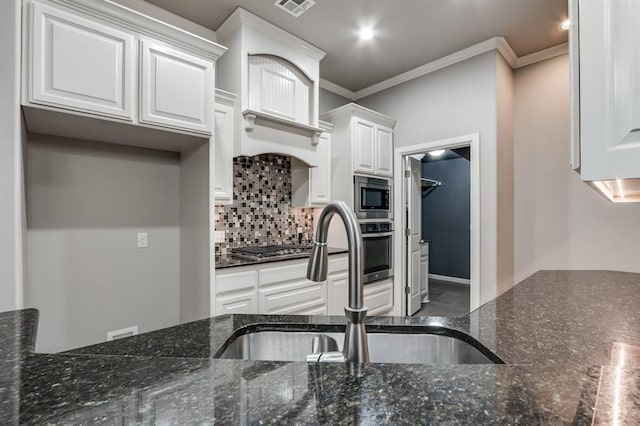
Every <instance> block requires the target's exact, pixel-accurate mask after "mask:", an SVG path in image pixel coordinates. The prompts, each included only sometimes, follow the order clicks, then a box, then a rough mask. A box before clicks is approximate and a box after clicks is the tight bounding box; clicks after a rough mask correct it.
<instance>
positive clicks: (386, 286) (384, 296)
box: [364, 278, 393, 316]
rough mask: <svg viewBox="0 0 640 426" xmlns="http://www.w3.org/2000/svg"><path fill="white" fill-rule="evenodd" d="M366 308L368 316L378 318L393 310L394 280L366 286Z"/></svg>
mask: <svg viewBox="0 0 640 426" xmlns="http://www.w3.org/2000/svg"><path fill="white" fill-rule="evenodd" d="M364 306H366V307H367V315H369V316H377V315H382V314H386V313H388V312H389V311H390V310H392V309H393V278H390V279H388V280H383V281H377V282H375V283H371V284H368V285H365V286H364Z"/></svg>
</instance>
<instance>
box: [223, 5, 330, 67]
mask: <svg viewBox="0 0 640 426" xmlns="http://www.w3.org/2000/svg"><path fill="white" fill-rule="evenodd" d="M241 24H245V25H247V26H249V27H251V28H253V29H255V30H257V31H260V32H262V33H263V34H265V35H267V36H269V37H271V38H273V39H275V40H278V41H279V42H281V43H283V44H284V45H286V46H287V47H290V48H292V49H295V50H297V51H299V52H301V53H304V54H305V55H307V56H310V57H312V58H313V59H315V60H317V61H320V60H321V59H322V58H324V57H325V55H326V54H327V52H325V51H324V50H322V49H318V48H317V47H315V46H314V45H312V44H311V43H308V42H306V41H304V40H302V39H301V38H298V37H296V36H294V35H293V34H291V33H288V32H287V31H285V30H283V29H281V28H278V27H276V26H275V25H273V24H272V23H270V22H268V21H265V20H264V19H262V18H260V17H258V16H256V15H254V14H253V13H251V12H248V11H246V10H244V9H243V8H241V7H238V8H236V10H235V11H234V12H233V13H232V14H231V15H229V17H228V18H227V19H226V20H225V21H224V22H223V23H222V25H220V27H218V29H217V30H216V36H217V37H218V40H220V41H221V42H223V41H224V40H225V39H226V38H227V37H229V35H230V34H231V33H233V31H234V30H235V29H236V28H238V27H239V26H240V25H241ZM249 53H264V52H249Z"/></svg>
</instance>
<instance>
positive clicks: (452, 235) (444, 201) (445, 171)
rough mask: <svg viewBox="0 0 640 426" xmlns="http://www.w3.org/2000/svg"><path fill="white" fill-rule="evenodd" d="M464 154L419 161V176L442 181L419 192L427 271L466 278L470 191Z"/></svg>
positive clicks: (468, 265)
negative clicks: (436, 185)
mask: <svg viewBox="0 0 640 426" xmlns="http://www.w3.org/2000/svg"><path fill="white" fill-rule="evenodd" d="M469 166H470V164H469V161H468V160H466V159H465V158H462V157H459V158H454V159H450V160H442V161H430V162H423V163H422V176H423V177H425V178H429V179H435V180H439V181H441V182H442V186H439V187H437V188H435V189H434V190H432V191H430V192H429V193H428V194H427V192H426V191H424V190H423V192H422V238H423V239H425V240H429V273H430V274H437V275H445V276H448V277H457V278H466V279H469V277H470V275H469V269H470V247H469V244H470V238H471V233H470V231H469V226H470V224H471V210H470V209H471V205H470V198H469V194H470V191H471V180H470V178H471V176H470V168H469Z"/></svg>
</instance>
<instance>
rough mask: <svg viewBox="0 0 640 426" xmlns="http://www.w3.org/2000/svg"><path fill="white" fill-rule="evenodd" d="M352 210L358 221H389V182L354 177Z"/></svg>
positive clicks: (390, 212)
mask: <svg viewBox="0 0 640 426" xmlns="http://www.w3.org/2000/svg"><path fill="white" fill-rule="evenodd" d="M353 182H354V186H353V188H354V194H353V200H354V207H355V208H354V210H355V213H356V216H357V217H358V219H391V218H393V214H392V208H391V181H390V180H388V179H379V178H371V177H365V176H355V177H354V179H353Z"/></svg>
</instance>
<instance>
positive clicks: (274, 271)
mask: <svg viewBox="0 0 640 426" xmlns="http://www.w3.org/2000/svg"><path fill="white" fill-rule="evenodd" d="M307 265H308V261H307V260H306V259H305V260H304V261H300V262H299V263H296V264H294V265H286V266H274V267H271V268H264V269H260V286H265V285H270V284H276V283H278V284H279V283H285V282H287V281H293V280H301V279H302V280H304V279H306V276H307Z"/></svg>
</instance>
